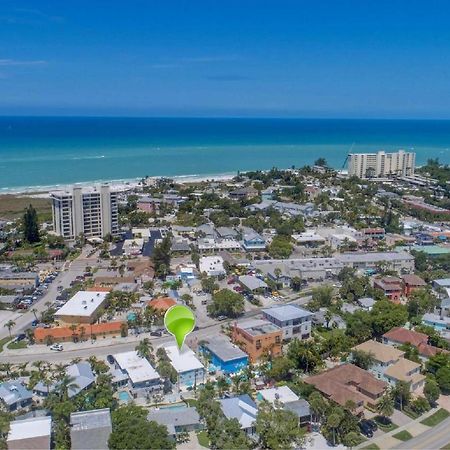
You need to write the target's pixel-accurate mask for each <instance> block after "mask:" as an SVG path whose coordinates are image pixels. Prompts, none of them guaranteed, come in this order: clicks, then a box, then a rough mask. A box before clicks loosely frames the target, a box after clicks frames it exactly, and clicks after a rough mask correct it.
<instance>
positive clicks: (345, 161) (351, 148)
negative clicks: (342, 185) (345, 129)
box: [342, 142, 355, 169]
mask: <svg viewBox="0 0 450 450" xmlns="http://www.w3.org/2000/svg"><path fill="white" fill-rule="evenodd" d="M354 145H355V143H354V142H352V145H351V146H350V148H349V150H348V152H347V156H346V157H345V160H344V164H342V169H345V166H346V165H347V161H348V155H349V154H350V153H351V152H352V150H353V146H354Z"/></svg>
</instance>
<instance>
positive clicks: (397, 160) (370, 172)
mask: <svg viewBox="0 0 450 450" xmlns="http://www.w3.org/2000/svg"><path fill="white" fill-rule="evenodd" d="M415 164H416V154H415V153H413V152H405V151H404V150H399V151H398V152H395V153H386V152H383V151H380V152H378V153H350V154H349V155H348V175H349V176H357V177H358V178H386V177H390V176H406V175H414V169H415Z"/></svg>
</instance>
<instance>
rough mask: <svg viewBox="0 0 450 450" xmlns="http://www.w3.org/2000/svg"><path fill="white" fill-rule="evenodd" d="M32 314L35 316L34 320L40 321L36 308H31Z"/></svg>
mask: <svg viewBox="0 0 450 450" xmlns="http://www.w3.org/2000/svg"><path fill="white" fill-rule="evenodd" d="M31 312H32V313H33V314H34V318H35V319H36V320H38V318H37V314H36V313H37V309H36V308H31Z"/></svg>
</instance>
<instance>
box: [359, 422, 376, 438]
mask: <svg viewBox="0 0 450 450" xmlns="http://www.w3.org/2000/svg"><path fill="white" fill-rule="evenodd" d="M358 426H359V429H360V430H361V433H362V434H364V436H367V437H368V438H371V437H373V431H372V427H371V426H370V425H369V424H368V423H367V420H361V422H359V423H358Z"/></svg>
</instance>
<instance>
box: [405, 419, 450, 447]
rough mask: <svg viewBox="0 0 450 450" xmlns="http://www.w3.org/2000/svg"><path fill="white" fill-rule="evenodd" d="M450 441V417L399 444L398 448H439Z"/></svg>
mask: <svg viewBox="0 0 450 450" xmlns="http://www.w3.org/2000/svg"><path fill="white" fill-rule="evenodd" d="M448 443H450V417H449V418H448V419H445V420H443V421H442V422H441V423H440V424H438V425H436V426H435V427H433V428H430V429H429V430H427V431H425V432H423V433H422V434H419V435H418V436H417V437H415V438H413V439H410V440H409V441H406V442H402V443H401V444H399V445H397V447H396V448H398V449H414V450H439V449H440V448H442V447H444V446H445V445H447V444H448Z"/></svg>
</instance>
